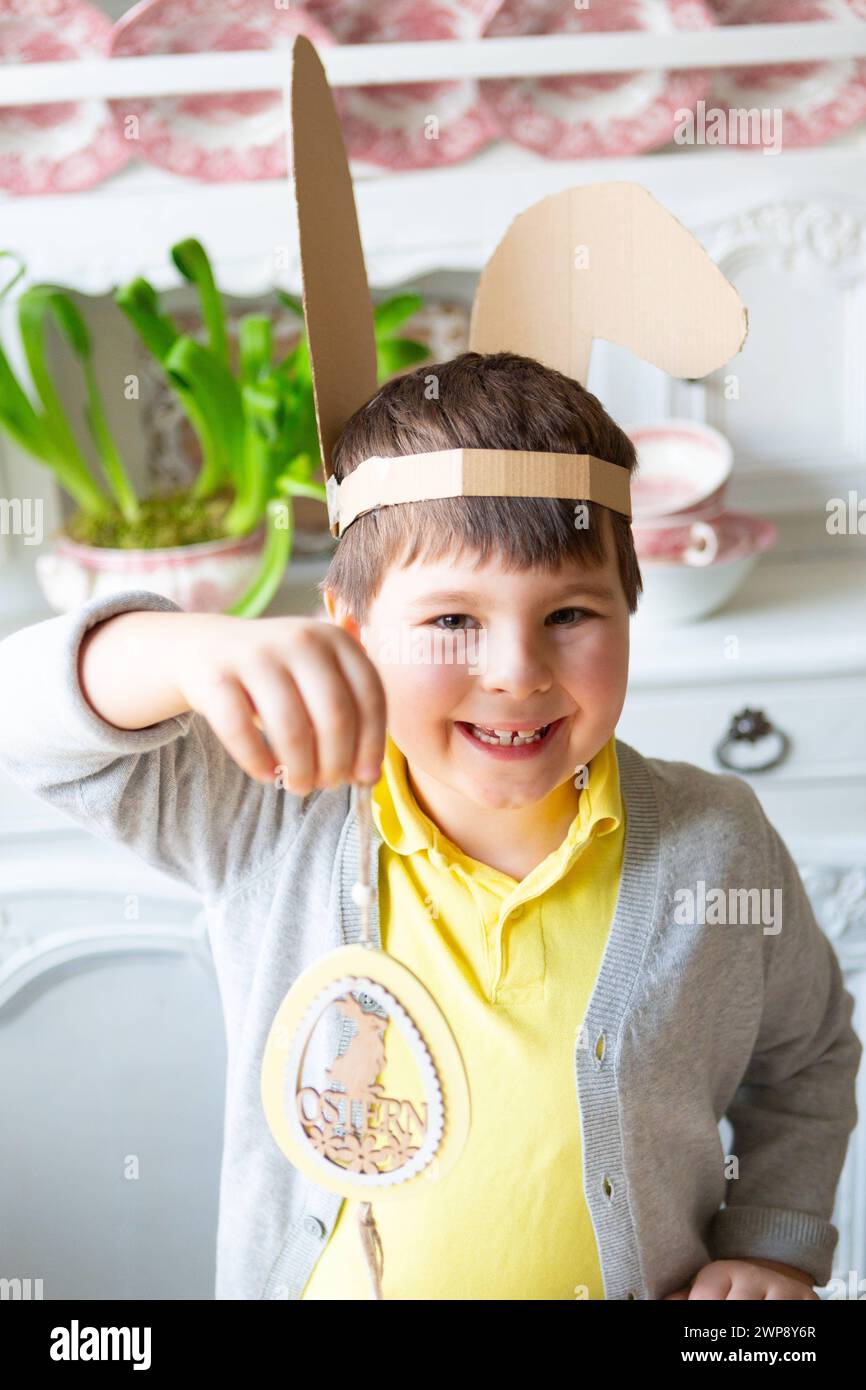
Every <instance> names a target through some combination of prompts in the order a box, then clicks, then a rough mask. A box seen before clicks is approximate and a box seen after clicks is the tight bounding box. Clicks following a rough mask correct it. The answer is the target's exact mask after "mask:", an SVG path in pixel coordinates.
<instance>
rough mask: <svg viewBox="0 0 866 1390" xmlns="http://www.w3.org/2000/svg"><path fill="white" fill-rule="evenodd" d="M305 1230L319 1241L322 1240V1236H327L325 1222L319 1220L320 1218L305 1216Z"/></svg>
mask: <svg viewBox="0 0 866 1390" xmlns="http://www.w3.org/2000/svg"><path fill="white" fill-rule="evenodd" d="M304 1230H305V1231H308V1232H309V1234H310V1235H311V1236H315V1237H316V1238H317V1239H318V1240H321V1239H322V1236H323V1235H324V1234H325V1225H324V1222H322V1221H320V1220H319V1218H318V1216H305V1217H304Z"/></svg>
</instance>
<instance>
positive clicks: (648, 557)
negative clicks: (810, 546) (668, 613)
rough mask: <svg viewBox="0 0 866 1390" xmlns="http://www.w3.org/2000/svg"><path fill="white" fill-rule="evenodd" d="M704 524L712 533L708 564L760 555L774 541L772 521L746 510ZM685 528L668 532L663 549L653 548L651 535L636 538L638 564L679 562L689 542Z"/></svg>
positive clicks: (726, 562)
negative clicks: (667, 540) (669, 533)
mask: <svg viewBox="0 0 866 1390" xmlns="http://www.w3.org/2000/svg"><path fill="white" fill-rule="evenodd" d="M708 524H709V526H710V527H711V528H712V530H713V531H714V532H715V536H716V544H715V546H714V547H713V558H712V561H711V565H710V566H708V567H711V566H712V565H725V564H728V563H729V562H730V561H732V560H743V559H745V558H746V557H748V556H752V555H762V554H763V552H764V551H765V550H769V548H770V547H771V546H772V545H774V544H775V541H776V536H777V530H776V526H775V524H774V523H773V522H772V521H766V520H764V518H763V517H760V516H753V515H752V514H751V513H750V512H720V513H719V514H718V515H717V516H714V517H713V518H712V519H711V521H710V522H709V523H708ZM688 529H689V528H688V527H682V528H681V534H678V535H676V536H674V534H673V533H671V541H670V544H669V545H668V547H667V548H659V547H657V546H656V545H655V544H654V543H653V538H652V536H651V535H649V536H644V537H642V539H641V542H640V544H638V543H637V541H636V542H635V546H636V550H637V555H638V559H639V561H640V563H641V564H642V565H643V564H646V563H649V564H668V565H675V564H681V563H683V551H684V550H686V549H687V548H688V547H689V545H690V544H691V543H693V542H692V538H691V537H690V536H689V534H688Z"/></svg>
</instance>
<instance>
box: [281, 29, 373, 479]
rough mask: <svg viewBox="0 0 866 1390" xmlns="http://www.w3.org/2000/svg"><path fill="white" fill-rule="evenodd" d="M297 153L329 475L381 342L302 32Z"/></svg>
mask: <svg viewBox="0 0 866 1390" xmlns="http://www.w3.org/2000/svg"><path fill="white" fill-rule="evenodd" d="M292 158H293V165H294V182H295V203H296V206H297V214H298V236H299V240H300V249H301V275H302V279H303V286H304V318H305V320H306V325H307V340H308V342H309V345H310V360H311V364H312V372H313V393H314V396H315V402H316V423H317V425H318V430H319V444H320V447H321V450H322V460H323V463H324V471H325V479H326V480H327V479H328V478H329V477H330V476H331V452H332V450H333V447H334V443H335V441H336V439H337V436H338V435H339V433H340V431H341V429H342V428H343V426H344V425H345V423H346V421H347V420H348V419H349V416H350V415H352V414H354V412H355V411H356V410H357V409H358V407H359V406H361V405H363V404H364V402H365V401H367V400H369V399H370V397H371V396H372V395H374V394H375V391H376V388H377V385H378V380H377V373H376V339H375V335H374V332H373V305H372V302H371V299H370V290H369V286H368V284H367V271H366V268H365V266H364V253H363V251H362V249H361V237H360V233H359V231H358V219H357V215H356V212H355V196H354V193H353V191H352V176H351V174H350V172H349V164H348V160H347V158H346V150H345V146H344V144H343V132H342V130H341V129H340V121H339V117H338V115H337V110H336V107H335V106H334V99H333V96H332V95H331V89H330V87H329V85H328V79H327V77H326V76H325V70H324V68H323V67H322V64H321V61H320V59H319V55H318V54H317V52H316V50H315V48H314V47H313V45H312V44H311V43H310V41H309V39H307V38H304V36H303V35H302V34H299V35H298V36H297V37H296V39H295V41H294V45H293V47H292Z"/></svg>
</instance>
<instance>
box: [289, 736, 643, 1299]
mask: <svg viewBox="0 0 866 1390" xmlns="http://www.w3.org/2000/svg"><path fill="white" fill-rule="evenodd" d="M372 803H373V816H374V819H375V821H376V825H377V827H378V830H379V833H380V834H381V835H382V838H383V844H382V846H381V849H380V852H379V854H380V860H379V913H380V932H381V938H382V944H383V946H384V947H385V948H386V949H387V950H388V951H389V952H390V953H391V955H393V956H395V957H397V959H398V960H401V961H402V962H403V963H404V964H405V965H407V966H409V968H410V969H411V970H413V971H414V972H415V974H416V975H418V976H419V978H420V979H421V980H422V981H423V982H424V984H425V985H426V987H427V989H428V990H429V991H430V992H431V994H432V995H433V997H434V999H436V1000H437V1002H438V1004H439V1006H440V1008H441V1009H442V1011H443V1013H444V1015H445V1017H446V1018H447V1020H448V1022H449V1024H450V1027H451V1030H452V1032H453V1033H454V1035H455V1037H456V1039H457V1042H458V1045H459V1047H460V1050H461V1052H462V1054H463V1059H464V1062H465V1066H466V1072H467V1076H468V1080H469V1088H470V1092H471V1098H472V1123H471V1128H470V1133H469V1137H468V1140H467V1143H466V1147H465V1148H464V1150H463V1152H462V1154H461V1156H460V1158H459V1159H458V1160H457V1162H456V1163H455V1164H454V1165H453V1167H452V1168H451V1169H450V1170H449V1171H448V1172H446V1173H445V1174H444V1175H443V1176H442V1178H441V1179H437V1180H436V1181H435V1182H425V1183H418V1184H416V1186H415V1188H414V1189H407V1193H406V1195H405V1196H403V1197H399V1198H394V1199H393V1200H389V1201H387V1202H386V1201H382V1202H380V1203H379V1204H378V1205H377V1204H376V1202H375V1195H374V1196H373V1212H374V1215H375V1218H376V1224H377V1226H378V1229H379V1233H380V1235H381V1238H382V1245H383V1251H384V1260H385V1263H384V1277H383V1281H382V1293H383V1297H385V1298H386V1299H478V1300H484V1299H492V1300H500V1299H519V1300H523V1299H574V1298H575V1297H583V1298H587V1297H588V1298H590V1299H603V1298H604V1286H603V1283H602V1278H601V1268H600V1264H599V1256H598V1249H597V1245H596V1240H595V1233H594V1231H593V1226H592V1221H591V1218H590V1214H589V1210H588V1208H587V1205H586V1202H585V1199H584V1193H583V1181H582V1171H583V1156H582V1147H581V1130H580V1112H579V1109H578V1104H577V1088H576V1080H575V1068H574V1051H575V1046H576V1042H577V1035H578V1031H579V1029H580V1025H581V1022H582V1020H583V1017H584V1015H585V1012H586V1007H587V1004H588V1002H589V998H590V995H591V993H592V989H593V986H594V984H595V981H596V977H597V975H598V970H599V967H600V965H601V959H602V955H603V953H604V947H605V944H606V942H607V937H608V932H609V929H610V925H611V921H612V919H613V913H614V909H615V907H616V900H617V895H618V892H619V881H620V872H621V867H622V851H623V842H624V836H625V812H624V806H623V802H622V798H621V794H620V784H619V770H618V767H617V762H616V750H615V747H614V738H613V736H612V737H611V739H610V740H609V742H608V743H607V744H606V745H605V746H604V748H602V749H601V750H600V751H599V752H598V753H597V754H596V756H595V757H594V758H593V759H592V761H591V763H590V765H589V782H588V786H587V787H585V788H584V789H583V790H582V791H581V795H580V802H579V809H578V812H577V815H576V816H575V818H574V820H573V821H572V824H571V826H570V828H569V830H568V834H567V835H566V837H565V839H564V840H563V841H562V843H561V844H560V846H559V848H558V849H556V850H555V851H553V853H551V854H549V855H548V856H547V857H546V858H545V859H543V860H542V862H541V863H540V864H537V865H536V866H535V868H534V869H533V870H532V871H531V872H530V873H529V874H527V875H526V877H525V878H523V879H522V880H520V882H518V881H517V880H516V879H514V878H511V877H510V876H509V875H508V874H506V873H502V872H501V871H500V870H498V869H494V868H492V867H490V866H489V865H487V864H482V863H480V862H479V861H478V860H476V859H471V858H469V857H468V856H467V855H465V854H463V852H462V851H461V850H460V849H459V848H458V847H457V846H456V845H455V844H453V843H452V842H451V841H450V840H448V839H447V838H446V837H445V836H444V835H442V833H441V832H440V831H439V829H438V827H437V826H436V825H435V824H434V822H433V821H432V820H430V818H429V817H428V816H427V815H425V814H424V812H423V811H422V810H421V808H420V807H419V805H418V803H417V801H416V800H415V797H414V795H413V793H412V790H411V787H410V784H409V781H408V777H407V768H406V759H405V757H404V756H403V754H402V753H401V752H400V750H399V749H398V748H397V746H396V744H394V742H393V740H392V739H391V737H390V735H389V736H388V739H387V746H386V755H385V760H384V763H383V770H382V777H381V778H380V780H379V782H378V783H377V785H376V787H375V788H374V790H373V796H372ZM479 814H482V813H481V812H479ZM390 1033H391V1025H390V1024H389V1026H388V1033H387V1034H386V1048H387V1046H388V1039H389V1037H390ZM400 1065H401V1059H400V1058H399V1057H395V1059H394V1061H393V1063H392V1054H391V1053H390V1052H389V1054H388V1060H387V1061H386V1065H385V1068H384V1069H383V1072H382V1074H381V1077H380V1079H381V1080H382V1081H383V1083H385V1082H386V1079H387V1078H389V1077H390V1079H391V1080H392V1082H393V1081H394V1074H393V1073H394V1071H395V1070H397V1069H398V1068H399V1066H400ZM385 1092H386V1094H390V1095H399V1094H400V1090H399V1089H392V1088H391V1087H390V1086H388V1085H387V1084H385ZM357 1213H358V1202H356V1201H347V1202H344V1203H343V1206H342V1207H341V1209H340V1214H339V1217H338V1219H337V1222H336V1225H335V1227H334V1230H333V1232H332V1234H331V1238H330V1240H329V1241H328V1244H327V1246H326V1248H325V1250H324V1251H323V1253H322V1255H321V1256H320V1258H319V1260H318V1263H317V1264H316V1266H315V1268H314V1269H313V1272H312V1274H311V1276H310V1278H309V1280H308V1281H307V1284H306V1287H305V1288H304V1291H303V1293H302V1295H301V1297H302V1298H304V1299H367V1298H369V1281H368V1276H367V1271H366V1266H365V1263H364V1256H363V1251H362V1247H361V1241H360V1236H359V1234H358V1224H357ZM578 1288H579V1289H580V1291H579V1292H578V1293H576V1292H575V1291H576V1289H578Z"/></svg>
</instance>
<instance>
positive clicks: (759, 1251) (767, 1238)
mask: <svg viewBox="0 0 866 1390" xmlns="http://www.w3.org/2000/svg"><path fill="white" fill-rule="evenodd" d="M755 800H756V804H757V807H758V809H759V811H760V822H761V824H760V825H759V827H758V829H759V833H760V830H761V829H762V830H763V833H764V836H765V837H766V838H765V846H766V854H767V863H768V866H769V882H770V884H771V885H773V886H779V887H781V890H782V898H781V922H782V925H781V930H780V931H779V932H778V934H776V935H772V934H767V935H766V936H765V937H764V1006H763V1013H762V1017H761V1026H760V1030H759V1033H758V1037H757V1039H756V1042H755V1047H754V1051H753V1054H752V1057H751V1060H750V1062H749V1066H748V1069H747V1071H746V1074H745V1075H744V1077H743V1078H742V1081H741V1083H740V1085H739V1087H738V1089H737V1091H736V1093H735V1095H734V1098H733V1100H732V1101H731V1103H730V1105H729V1106H728V1110H727V1117H728V1119H729V1121H730V1122H731V1125H732V1127H733V1152H734V1153H735V1154H736V1155H737V1157H738V1159H739V1176H738V1177H737V1178H735V1179H734V1178H730V1179H728V1183H727V1194H726V1203H727V1205H726V1206H725V1207H723V1208H722V1209H721V1210H720V1211H719V1212H718V1213H717V1214H716V1216H715V1217H714V1219H713V1224H712V1228H711V1235H710V1241H709V1246H710V1253H711V1256H712V1258H713V1259H749V1258H750V1257H757V1258H760V1257H762V1258H765V1259H769V1260H776V1261H780V1262H782V1263H784V1264H787V1265H790V1266H792V1267H793V1268H795V1269H799V1270H803V1271H805V1272H806V1273H808V1274H810V1275H811V1276H812V1278H813V1280H814V1282H815V1283H816V1284H819V1285H823V1284H826V1283H827V1281H828V1280H829V1278H830V1276H831V1273H832V1259H833V1251H834V1250H835V1247H836V1242H837V1240H838V1231H837V1230H836V1227H835V1226H833V1225H832V1224H831V1220H830V1218H831V1216H832V1213H833V1205H834V1201H835V1195H836V1187H837V1184H838V1181H839V1176H840V1173H841V1171H842V1166H843V1164H844V1161H845V1152H846V1149H847V1146H848V1138H849V1135H850V1133H851V1131H852V1130H853V1128H854V1126H855V1124H856V1122H857V1105H856V1099H855V1078H856V1075H857V1069H858V1066H859V1063H860V1058H861V1056H862V1053H863V1046H862V1043H861V1042H860V1040H859V1038H858V1037H857V1034H856V1033H855V1031H854V1028H853V1026H852V1023H851V1018H852V1011H853V1007H854V1000H853V998H852V996H851V995H850V994H849V993H848V991H847V990H846V989H845V987H844V983H843V980H842V973H841V970H840V968H839V962H838V959H837V957H836V953H835V951H834V949H833V947H832V945H831V943H830V942H829V941H828V939H827V937H826V936H825V935H824V933H823V932H822V931H821V928H820V927H819V926H818V924H817V922H816V920H815V916H814V913H813V911H812V907H811V904H810V902H809V899H808V896H807V894H806V890H805V888H804V887H803V883H802V880H801V878H800V875H799V873H798V871H797V867H796V865H795V863H794V861H793V859H792V858H791V855H790V854H789V852H788V849H787V847H786V846H785V844H784V842H783V841H782V839H781V837H780V836H779V834H778V833H777V831H776V830H775V828H774V827H773V825H772V824H771V823H770V821H769V820H768V819H767V817H766V815H765V813H764V811H763V808H761V806H760V803H759V802H758V801H757V798H755Z"/></svg>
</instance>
